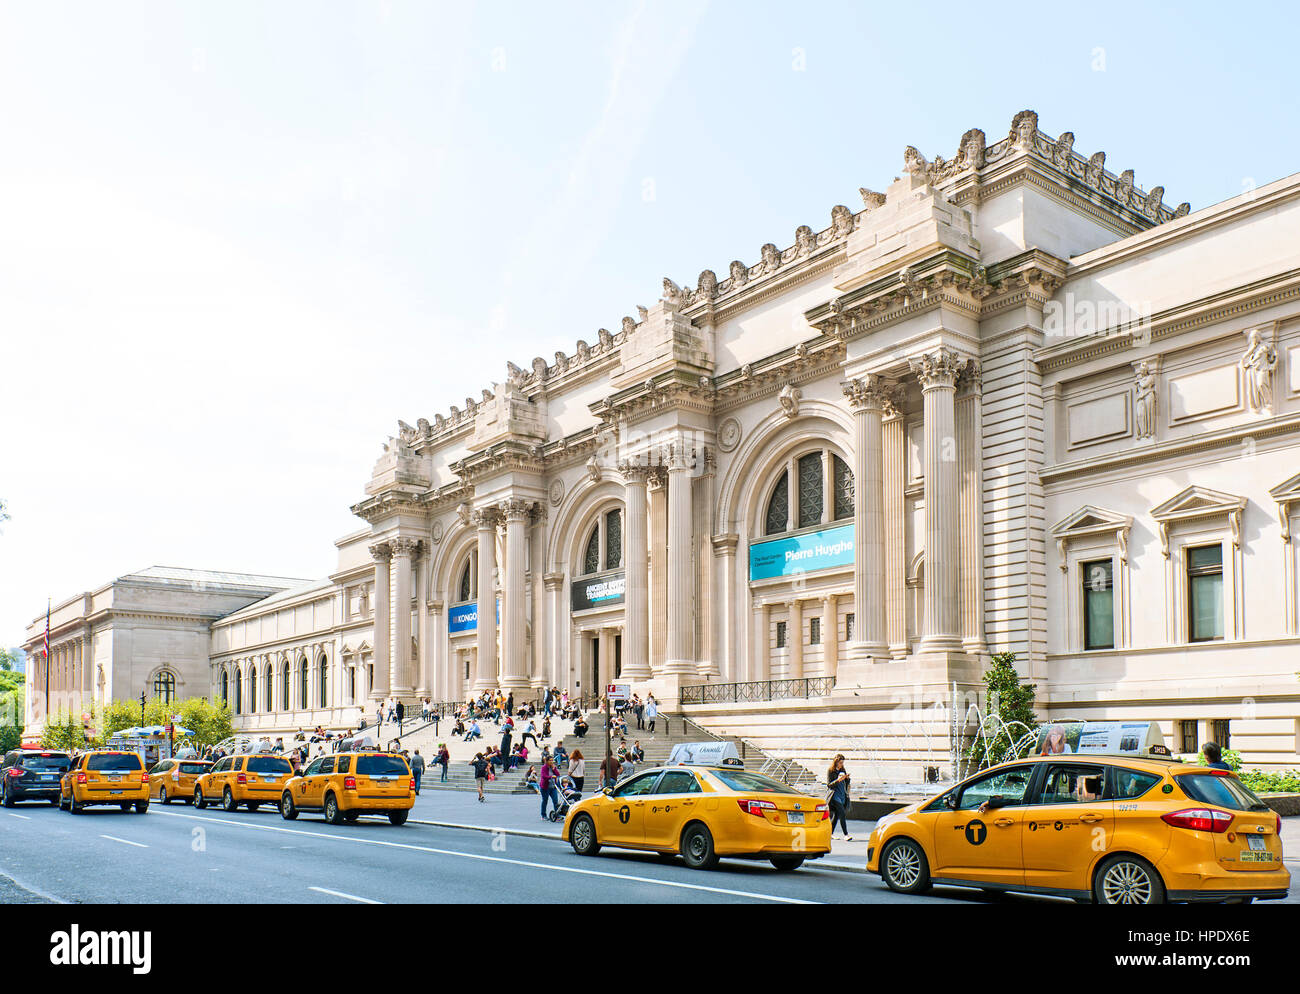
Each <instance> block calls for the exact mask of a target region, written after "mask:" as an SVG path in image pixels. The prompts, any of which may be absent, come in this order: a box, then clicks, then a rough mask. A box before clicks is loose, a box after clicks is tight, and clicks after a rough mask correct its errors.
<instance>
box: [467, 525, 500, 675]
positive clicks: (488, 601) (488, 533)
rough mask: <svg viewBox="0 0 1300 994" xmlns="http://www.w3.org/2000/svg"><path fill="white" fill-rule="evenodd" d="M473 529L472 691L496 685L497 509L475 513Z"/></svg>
mask: <svg viewBox="0 0 1300 994" xmlns="http://www.w3.org/2000/svg"><path fill="white" fill-rule="evenodd" d="M474 527H475V528H476V529H477V531H478V630H477V644H478V656H477V660H476V663H475V668H474V686H473V688H472V689H473V690H474V691H476V692H477V691H480V690H492V689H495V687H496V685H497V594H496V583H495V578H494V576H493V571H494V570H495V569H496V559H497V534H496V531H497V511H496V509H495V508H491V507H485V508H480V509H479V510H477V511H475V512H474Z"/></svg>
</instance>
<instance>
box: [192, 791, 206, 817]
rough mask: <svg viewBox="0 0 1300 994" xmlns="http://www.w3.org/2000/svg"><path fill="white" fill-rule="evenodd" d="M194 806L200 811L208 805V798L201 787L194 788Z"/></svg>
mask: <svg viewBox="0 0 1300 994" xmlns="http://www.w3.org/2000/svg"><path fill="white" fill-rule="evenodd" d="M194 806H195V807H196V808H198V809H199V810H200V811H202V810H203V809H204V808H206V807H207V806H208V799H207V798H206V797H204V796H203V790H202V788H200V787H195V788H194Z"/></svg>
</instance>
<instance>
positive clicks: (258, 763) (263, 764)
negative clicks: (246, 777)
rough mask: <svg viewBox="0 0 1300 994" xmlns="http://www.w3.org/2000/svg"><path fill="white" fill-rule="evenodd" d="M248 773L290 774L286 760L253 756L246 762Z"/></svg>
mask: <svg viewBox="0 0 1300 994" xmlns="http://www.w3.org/2000/svg"><path fill="white" fill-rule="evenodd" d="M248 772H249V773H292V772H293V767H292V766H290V765H289V761H288V760H287V759H281V758H280V757H279V756H254V757H253V758H252V759H250V760H249V761H248Z"/></svg>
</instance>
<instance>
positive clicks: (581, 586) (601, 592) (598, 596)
mask: <svg viewBox="0 0 1300 994" xmlns="http://www.w3.org/2000/svg"><path fill="white" fill-rule="evenodd" d="M626 586H627V580H626V579H625V577H624V575H623V574H622V573H607V574H605V575H604V576H593V577H592V578H591V579H589V580H574V581H573V583H572V585H571V586H570V587H569V590H570V595H569V596H570V604H571V605H572V607H573V610H575V611H586V610H587V609H588V608H593V607H605V606H606V605H609V604H622V603H623V590H624V589H625V587H626Z"/></svg>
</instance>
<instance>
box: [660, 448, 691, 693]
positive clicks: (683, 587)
mask: <svg viewBox="0 0 1300 994" xmlns="http://www.w3.org/2000/svg"><path fill="white" fill-rule="evenodd" d="M691 507H692V501H691V459H690V457H689V456H688V455H687V453H686V450H685V448H684V447H683V445H682V443H681V442H680V441H678V442H676V443H674V444H673V445H672V446H671V447H670V450H669V454H668V658H667V659H666V660H664V672H665V673H694V672H695V671H696V666H695V662H694V660H692V659H691V635H692V634H693V632H692V629H693V627H694V626H693V624H692V621H691V607H692V602H693V596H692V594H693V590H694V587H693V585H692V583H691V536H692V534H693V531H694V528H693V524H694V523H693V522H692V520H691V518H692V515H691Z"/></svg>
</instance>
